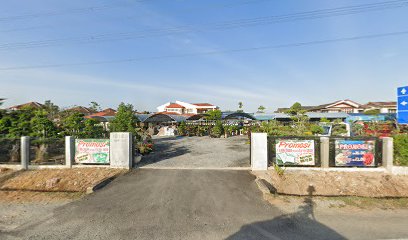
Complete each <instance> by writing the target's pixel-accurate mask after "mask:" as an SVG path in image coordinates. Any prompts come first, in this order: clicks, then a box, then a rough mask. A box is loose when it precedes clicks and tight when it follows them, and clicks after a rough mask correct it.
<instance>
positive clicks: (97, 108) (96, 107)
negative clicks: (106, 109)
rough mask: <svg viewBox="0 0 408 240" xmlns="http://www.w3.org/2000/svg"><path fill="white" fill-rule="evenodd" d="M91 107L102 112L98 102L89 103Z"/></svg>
mask: <svg viewBox="0 0 408 240" xmlns="http://www.w3.org/2000/svg"><path fill="white" fill-rule="evenodd" d="M89 109H91V110H92V111H94V112H100V111H101V110H102V109H101V106H100V105H99V103H97V102H91V103H90V104H89Z"/></svg>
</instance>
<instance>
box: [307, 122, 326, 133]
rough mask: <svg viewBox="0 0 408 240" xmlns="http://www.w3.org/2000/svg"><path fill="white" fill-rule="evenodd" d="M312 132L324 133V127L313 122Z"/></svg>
mask: <svg viewBox="0 0 408 240" xmlns="http://www.w3.org/2000/svg"><path fill="white" fill-rule="evenodd" d="M310 132H312V133H313V134H322V133H323V132H324V129H323V127H321V126H319V125H316V124H312V125H311V126H310Z"/></svg>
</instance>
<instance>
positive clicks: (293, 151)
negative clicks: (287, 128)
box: [275, 139, 316, 166]
mask: <svg viewBox="0 0 408 240" xmlns="http://www.w3.org/2000/svg"><path fill="white" fill-rule="evenodd" d="M275 149H276V164H278V165H285V166H290V165H299V166H314V165H315V164H316V161H315V146H314V140H289V139H288V140H286V139H279V140H276V144H275Z"/></svg>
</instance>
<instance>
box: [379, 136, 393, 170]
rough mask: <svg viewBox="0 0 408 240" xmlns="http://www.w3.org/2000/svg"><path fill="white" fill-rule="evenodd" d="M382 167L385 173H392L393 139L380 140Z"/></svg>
mask: <svg viewBox="0 0 408 240" xmlns="http://www.w3.org/2000/svg"><path fill="white" fill-rule="evenodd" d="M382 141H383V144H382V165H383V167H384V168H385V169H387V171H390V172H392V167H393V165H394V163H393V161H394V139H393V138H391V137H384V138H382Z"/></svg>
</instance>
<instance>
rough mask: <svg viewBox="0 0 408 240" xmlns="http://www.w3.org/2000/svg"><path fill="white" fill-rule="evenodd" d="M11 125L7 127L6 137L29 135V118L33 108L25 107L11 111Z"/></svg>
mask: <svg viewBox="0 0 408 240" xmlns="http://www.w3.org/2000/svg"><path fill="white" fill-rule="evenodd" d="M13 115H14V117H12V122H11V126H10V128H9V129H8V134H7V135H8V137H21V136H29V135H30V133H31V122H30V121H31V118H32V117H33V116H34V109H33V108H30V107H27V108H24V109H21V110H17V111H14V112H13Z"/></svg>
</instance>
